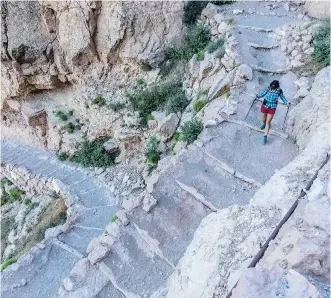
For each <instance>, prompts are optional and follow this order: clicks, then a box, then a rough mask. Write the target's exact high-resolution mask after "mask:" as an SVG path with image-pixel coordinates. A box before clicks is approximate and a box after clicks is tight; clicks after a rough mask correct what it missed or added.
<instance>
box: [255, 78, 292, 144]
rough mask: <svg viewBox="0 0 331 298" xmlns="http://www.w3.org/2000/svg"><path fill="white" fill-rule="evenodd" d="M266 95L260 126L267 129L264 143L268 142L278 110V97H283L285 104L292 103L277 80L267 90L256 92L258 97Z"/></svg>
mask: <svg viewBox="0 0 331 298" xmlns="http://www.w3.org/2000/svg"><path fill="white" fill-rule="evenodd" d="M264 96H265V99H264V100H263V103H262V106H261V113H262V125H261V126H260V129H265V132H264V136H263V144H266V143H267V139H268V133H269V129H270V123H271V120H272V118H273V117H274V115H275V112H276V108H277V103H278V97H280V98H281V100H282V101H283V102H284V104H286V105H290V103H289V102H288V101H287V99H286V98H285V96H284V95H283V90H282V89H280V87H279V82H278V81H276V80H275V81H272V82H271V83H270V86H269V87H268V88H267V89H266V90H264V91H263V92H262V93H261V94H256V98H261V97H264Z"/></svg>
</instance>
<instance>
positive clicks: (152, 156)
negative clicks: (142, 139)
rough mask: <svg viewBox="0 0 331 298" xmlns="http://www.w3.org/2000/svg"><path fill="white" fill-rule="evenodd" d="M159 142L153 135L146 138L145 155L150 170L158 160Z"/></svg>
mask: <svg viewBox="0 0 331 298" xmlns="http://www.w3.org/2000/svg"><path fill="white" fill-rule="evenodd" d="M159 144H160V141H159V140H158V139H157V138H156V137H155V136H152V137H150V138H149V139H148V142H147V146H146V151H145V156H146V161H147V165H148V166H149V168H150V170H152V169H154V168H155V167H156V166H157V163H158V161H159V160H160V152H159Z"/></svg>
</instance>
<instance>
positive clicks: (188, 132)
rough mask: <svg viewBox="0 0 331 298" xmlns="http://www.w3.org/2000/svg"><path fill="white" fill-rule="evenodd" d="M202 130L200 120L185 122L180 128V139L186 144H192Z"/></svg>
mask: <svg viewBox="0 0 331 298" xmlns="http://www.w3.org/2000/svg"><path fill="white" fill-rule="evenodd" d="M202 130H203V124H202V122H201V121H200V120H197V119H193V120H191V121H187V122H185V123H184V124H183V126H182V127H181V139H182V140H183V141H185V142H188V143H193V142H194V141H195V140H196V139H197V137H198V135H199V134H200V133H201V132H202Z"/></svg>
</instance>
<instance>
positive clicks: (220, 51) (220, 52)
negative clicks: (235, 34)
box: [214, 46, 225, 59]
mask: <svg viewBox="0 0 331 298" xmlns="http://www.w3.org/2000/svg"><path fill="white" fill-rule="evenodd" d="M224 54H225V47H224V46H221V47H220V48H219V49H218V50H217V51H216V52H215V54H214V56H215V58H218V59H222V58H223V57H224Z"/></svg>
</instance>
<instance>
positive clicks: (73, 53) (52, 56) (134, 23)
mask: <svg viewBox="0 0 331 298" xmlns="http://www.w3.org/2000/svg"><path fill="white" fill-rule="evenodd" d="M1 5H2V27H1V29H2V30H1V31H2V32H1V33H2V44H1V57H2V60H3V61H5V63H4V67H3V70H2V79H3V80H4V81H3V82H5V84H4V85H5V86H10V85H12V86H14V88H12V87H11V88H9V87H8V89H5V92H4V93H3V96H2V98H3V100H6V99H9V98H11V97H17V96H19V95H20V94H22V92H23V91H24V92H26V91H27V92H29V91H31V90H35V89H39V90H41V89H52V88H56V87H57V86H58V85H59V84H60V83H64V82H71V83H75V82H79V81H80V82H84V80H85V79H84V73H85V71H86V70H87V68H89V71H88V74H90V73H91V69H92V70H93V69H98V71H97V72H100V71H102V72H103V73H108V72H109V71H111V68H112V66H113V64H118V63H131V64H132V63H133V64H135V65H138V64H139V63H141V62H145V63H148V64H150V65H153V64H158V63H159V62H160V61H162V59H163V50H164V49H165V48H166V47H167V46H169V45H173V44H176V42H177V41H178V40H180V38H181V35H182V31H183V24H182V14H183V3H180V2H178V3H169V2H140V3H135V2H101V1H86V2H81V1H70V2H69V3H68V2H54V1H41V2H38V1H33V2H2V3H1ZM100 61H101V62H102V63H101V64H102V65H100V64H99V62H100ZM127 71H128V69H126V72H127Z"/></svg>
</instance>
